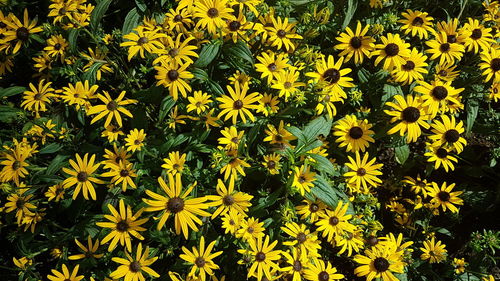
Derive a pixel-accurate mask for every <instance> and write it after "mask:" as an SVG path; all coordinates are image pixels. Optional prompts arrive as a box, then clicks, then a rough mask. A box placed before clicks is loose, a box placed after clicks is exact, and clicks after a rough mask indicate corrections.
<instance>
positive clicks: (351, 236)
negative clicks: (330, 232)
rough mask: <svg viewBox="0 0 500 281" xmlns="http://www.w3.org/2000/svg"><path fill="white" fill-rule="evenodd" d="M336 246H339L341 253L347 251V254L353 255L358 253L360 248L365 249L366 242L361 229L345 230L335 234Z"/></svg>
mask: <svg viewBox="0 0 500 281" xmlns="http://www.w3.org/2000/svg"><path fill="white" fill-rule="evenodd" d="M334 244H335V246H337V247H339V248H340V249H339V252H338V253H339V255H340V254H342V253H345V252H346V251H347V256H348V257H350V256H352V253H353V252H354V253H358V252H359V251H360V249H363V247H364V242H363V237H362V233H361V231H360V230H359V229H355V230H354V231H352V232H350V231H344V233H342V234H339V235H335V237H334Z"/></svg>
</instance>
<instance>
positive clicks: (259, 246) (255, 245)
mask: <svg viewBox="0 0 500 281" xmlns="http://www.w3.org/2000/svg"><path fill="white" fill-rule="evenodd" d="M269 240H270V238H269V236H267V235H266V236H265V238H264V237H258V238H257V239H250V240H247V242H248V245H249V246H250V255H251V256H252V265H251V266H250V268H249V269H248V274H247V277H248V278H250V277H256V278H257V280H258V281H261V280H263V278H267V280H273V277H272V274H271V271H272V270H273V269H276V270H279V266H278V264H277V261H278V260H279V259H280V258H281V251H280V250H274V248H275V247H276V245H277V244H278V241H273V242H271V243H269V242H270V241H269ZM246 251H247V250H238V252H239V253H241V254H245V253H246Z"/></svg>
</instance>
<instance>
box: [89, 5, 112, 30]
mask: <svg viewBox="0 0 500 281" xmlns="http://www.w3.org/2000/svg"><path fill="white" fill-rule="evenodd" d="M109 4H111V0H101V1H99V3H97V5H95V8H94V11H92V16H91V18H90V26H91V27H92V29H96V28H97V26H98V25H99V22H100V21H101V20H102V18H103V17H104V14H106V11H107V10H108V8H109Z"/></svg>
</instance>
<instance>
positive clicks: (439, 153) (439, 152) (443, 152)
mask: <svg viewBox="0 0 500 281" xmlns="http://www.w3.org/2000/svg"><path fill="white" fill-rule="evenodd" d="M436 155H437V157H439V158H446V156H448V150H446V149H444V148H442V147H441V148H438V150H436Z"/></svg>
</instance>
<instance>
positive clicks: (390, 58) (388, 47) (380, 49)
mask: <svg viewBox="0 0 500 281" xmlns="http://www.w3.org/2000/svg"><path fill="white" fill-rule="evenodd" d="M381 40H382V44H377V45H375V48H376V49H377V50H376V51H374V52H373V53H372V55H373V56H378V57H377V58H376V59H375V65H378V64H379V63H380V62H381V61H382V60H384V65H383V69H385V70H387V71H391V70H393V69H394V68H400V67H401V66H402V65H404V64H405V63H406V62H405V59H404V58H407V57H409V56H410V44H409V43H406V42H405V41H404V40H403V39H401V37H399V34H392V33H388V34H387V37H386V36H382V37H381Z"/></svg>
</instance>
